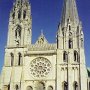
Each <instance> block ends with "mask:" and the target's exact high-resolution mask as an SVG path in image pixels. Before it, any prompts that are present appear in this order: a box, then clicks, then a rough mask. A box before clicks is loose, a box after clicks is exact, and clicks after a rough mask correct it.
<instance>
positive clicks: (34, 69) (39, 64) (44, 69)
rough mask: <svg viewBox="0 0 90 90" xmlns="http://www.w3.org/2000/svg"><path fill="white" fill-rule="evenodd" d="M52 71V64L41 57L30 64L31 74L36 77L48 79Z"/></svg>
mask: <svg viewBox="0 0 90 90" xmlns="http://www.w3.org/2000/svg"><path fill="white" fill-rule="evenodd" d="M50 71H51V63H50V61H49V60H48V59H46V58H43V57H39V58H36V59H34V60H32V61H31V63H30V72H31V74H32V75H33V76H34V77H46V76H47V75H48V74H49V73H50Z"/></svg>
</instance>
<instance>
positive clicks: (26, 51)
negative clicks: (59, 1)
mask: <svg viewBox="0 0 90 90" xmlns="http://www.w3.org/2000/svg"><path fill="white" fill-rule="evenodd" d="M8 27H9V30H8V40H7V46H6V48H5V60H4V65H3V68H2V72H1V76H0V90H88V89H87V80H88V74H87V68H86V63H85V54H84V34H83V31H82V23H81V21H80V19H79V16H78V11H77V7H76V0H64V6H63V11H62V17H61V22H60V24H59V25H58V33H57V42H56V43H53V44H51V43H49V42H48V41H47V39H46V38H45V36H44V34H43V33H41V35H40V36H39V38H38V40H37V41H36V43H35V44H32V43H31V41H32V16H31V6H30V4H29V1H28V0H15V2H14V4H13V8H12V10H11V12H10V19H9V26H8Z"/></svg>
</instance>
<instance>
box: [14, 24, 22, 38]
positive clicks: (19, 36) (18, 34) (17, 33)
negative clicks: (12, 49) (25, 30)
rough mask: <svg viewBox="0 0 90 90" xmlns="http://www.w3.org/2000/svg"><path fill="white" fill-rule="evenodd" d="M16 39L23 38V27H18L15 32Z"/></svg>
mask: <svg viewBox="0 0 90 90" xmlns="http://www.w3.org/2000/svg"><path fill="white" fill-rule="evenodd" d="M15 38H16V39H18V38H21V26H19V25H18V26H17V28H16V30H15Z"/></svg>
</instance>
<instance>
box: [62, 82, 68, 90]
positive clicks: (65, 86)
mask: <svg viewBox="0 0 90 90" xmlns="http://www.w3.org/2000/svg"><path fill="white" fill-rule="evenodd" d="M63 90H68V83H67V82H66V81H64V82H63Z"/></svg>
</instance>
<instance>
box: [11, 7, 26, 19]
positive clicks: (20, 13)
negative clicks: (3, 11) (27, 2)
mask: <svg viewBox="0 0 90 90" xmlns="http://www.w3.org/2000/svg"><path fill="white" fill-rule="evenodd" d="M15 14H16V13H15V12H13V13H12V18H13V19H15V16H16V15H15ZM26 14H27V12H26V10H23V14H22V10H21V9H19V10H18V19H21V17H22V15H23V19H26Z"/></svg>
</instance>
